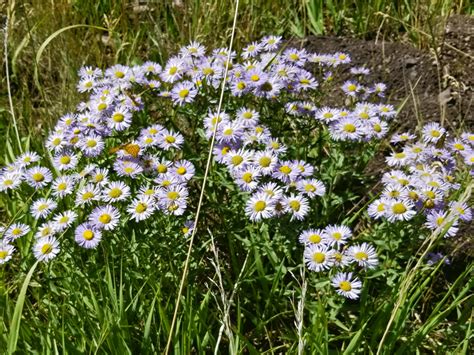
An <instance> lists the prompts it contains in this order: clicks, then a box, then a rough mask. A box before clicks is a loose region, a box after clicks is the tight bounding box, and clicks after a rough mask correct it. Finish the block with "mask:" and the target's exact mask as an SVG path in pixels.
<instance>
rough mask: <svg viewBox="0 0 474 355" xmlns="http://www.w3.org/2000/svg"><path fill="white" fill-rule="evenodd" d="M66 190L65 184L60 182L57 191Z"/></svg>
mask: <svg viewBox="0 0 474 355" xmlns="http://www.w3.org/2000/svg"><path fill="white" fill-rule="evenodd" d="M66 188H67V184H66V183H65V182H61V183H60V184H58V190H59V191H64V190H66Z"/></svg>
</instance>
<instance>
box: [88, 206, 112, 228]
mask: <svg viewBox="0 0 474 355" xmlns="http://www.w3.org/2000/svg"><path fill="white" fill-rule="evenodd" d="M119 219H120V212H119V210H118V209H117V208H115V207H113V206H110V205H105V206H100V207H96V208H94V210H93V211H92V213H91V215H90V216H89V221H90V222H91V223H92V224H93V225H94V226H96V227H97V228H103V229H105V230H113V229H115V228H116V227H117V225H118V223H119Z"/></svg>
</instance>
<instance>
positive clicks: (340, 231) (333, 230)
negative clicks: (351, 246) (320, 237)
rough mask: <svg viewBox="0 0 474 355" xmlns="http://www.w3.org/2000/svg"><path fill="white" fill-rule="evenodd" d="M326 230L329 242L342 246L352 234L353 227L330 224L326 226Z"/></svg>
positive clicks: (332, 244)
mask: <svg viewBox="0 0 474 355" xmlns="http://www.w3.org/2000/svg"><path fill="white" fill-rule="evenodd" d="M324 232H325V235H326V236H327V242H328V244H329V245H331V246H334V245H336V246H338V247H339V246H342V245H344V244H346V243H347V240H348V239H349V238H350V237H351V236H352V231H351V229H350V228H349V227H347V226H344V225H329V226H327V227H326V228H324Z"/></svg>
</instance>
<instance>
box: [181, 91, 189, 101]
mask: <svg viewBox="0 0 474 355" xmlns="http://www.w3.org/2000/svg"><path fill="white" fill-rule="evenodd" d="M178 95H179V97H181V98H182V99H185V98H186V97H188V95H189V90H188V89H182V90H180V91H179V93H178Z"/></svg>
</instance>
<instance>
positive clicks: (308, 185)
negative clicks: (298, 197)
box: [304, 184, 316, 192]
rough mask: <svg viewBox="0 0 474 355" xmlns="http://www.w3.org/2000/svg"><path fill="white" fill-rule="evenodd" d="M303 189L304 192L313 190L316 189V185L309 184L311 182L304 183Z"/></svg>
mask: <svg viewBox="0 0 474 355" xmlns="http://www.w3.org/2000/svg"><path fill="white" fill-rule="evenodd" d="M304 190H305V191H306V192H314V191H316V186H314V185H311V184H306V185H305V186H304Z"/></svg>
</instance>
